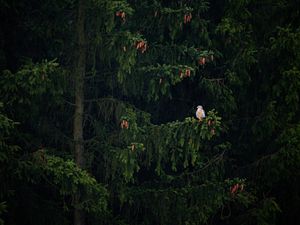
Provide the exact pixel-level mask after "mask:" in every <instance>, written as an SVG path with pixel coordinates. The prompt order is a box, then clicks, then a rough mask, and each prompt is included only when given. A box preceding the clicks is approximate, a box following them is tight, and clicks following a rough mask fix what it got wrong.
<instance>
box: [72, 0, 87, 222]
mask: <svg viewBox="0 0 300 225" xmlns="http://www.w3.org/2000/svg"><path fill="white" fill-rule="evenodd" d="M84 23H85V5H84V0H79V2H78V17H77V54H76V61H75V62H76V63H75V71H74V75H75V112H74V125H73V126H74V130H73V135H74V145H75V146H74V147H75V162H76V164H77V165H78V167H80V168H84V167H85V160H84V156H83V152H84V145H83V112H84V76H85V64H86V62H85V60H86V49H85V30H84ZM74 198H75V199H74V200H75V205H77V203H79V199H80V193H77V194H76V195H75V196H74ZM83 224H85V221H84V213H83V211H82V210H80V209H78V208H76V206H75V210H74V225H83Z"/></svg>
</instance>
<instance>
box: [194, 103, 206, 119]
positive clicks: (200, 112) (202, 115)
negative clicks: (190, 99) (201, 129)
mask: <svg viewBox="0 0 300 225" xmlns="http://www.w3.org/2000/svg"><path fill="white" fill-rule="evenodd" d="M196 117H197V118H198V119H199V122H201V121H202V119H203V118H205V112H204V109H203V107H202V106H201V105H198V106H197V111H196Z"/></svg>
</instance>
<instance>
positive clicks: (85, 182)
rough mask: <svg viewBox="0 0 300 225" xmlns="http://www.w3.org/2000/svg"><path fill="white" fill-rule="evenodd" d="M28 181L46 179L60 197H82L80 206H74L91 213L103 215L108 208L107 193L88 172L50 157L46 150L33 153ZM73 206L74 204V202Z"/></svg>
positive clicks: (66, 161)
mask: <svg viewBox="0 0 300 225" xmlns="http://www.w3.org/2000/svg"><path fill="white" fill-rule="evenodd" d="M26 170H27V172H25V173H27V179H29V180H30V181H31V182H33V183H36V182H40V179H44V180H46V181H47V182H49V184H50V185H53V186H55V187H57V188H58V190H59V193H60V195H62V196H64V197H72V196H74V195H75V194H76V193H77V194H79V195H80V198H79V199H80V200H79V205H72V206H74V207H76V208H81V209H84V210H86V211H87V212H91V213H103V212H104V211H105V210H106V208H107V202H106V199H107V195H108V193H107V191H106V189H105V187H104V186H102V185H101V184H99V183H97V181H96V180H95V179H94V178H93V177H91V176H90V175H89V174H88V173H87V172H86V171H84V170H81V169H79V168H78V167H77V166H76V164H75V163H74V162H73V161H72V160H63V159H61V158H59V157H55V156H48V155H47V154H45V152H44V150H43V149H41V150H38V151H37V152H35V153H33V161H32V165H30V166H29V168H26ZM71 204H74V202H73V201H72V203H71Z"/></svg>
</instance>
